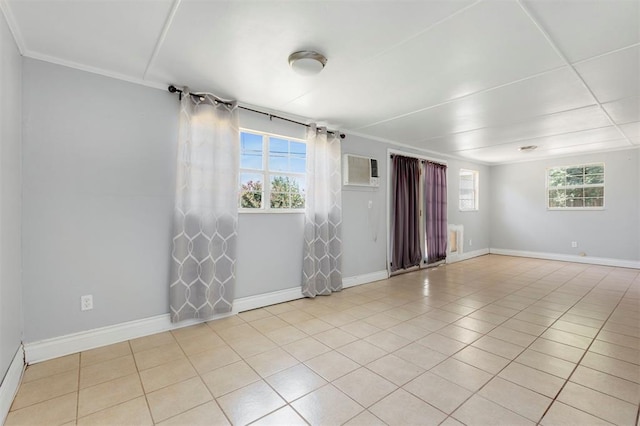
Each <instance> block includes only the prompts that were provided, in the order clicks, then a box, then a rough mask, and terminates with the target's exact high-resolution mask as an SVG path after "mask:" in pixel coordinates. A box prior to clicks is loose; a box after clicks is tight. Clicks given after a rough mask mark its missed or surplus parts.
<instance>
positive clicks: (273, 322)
mask: <svg viewBox="0 0 640 426" xmlns="http://www.w3.org/2000/svg"><path fill="white" fill-rule="evenodd" d="M250 324H251V326H252V327H253V328H255V329H256V330H258V331H259V332H261V333H263V334H264V333H268V332H269V331H274V330H278V329H280V328H283V327H288V326H289V323H288V322H286V321H284V320H283V319H280V318H278V317H276V316H271V317H268V318H262V319H259V320H257V321H252V322H251V323H250Z"/></svg>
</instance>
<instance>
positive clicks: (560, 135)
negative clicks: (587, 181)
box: [0, 0, 640, 164]
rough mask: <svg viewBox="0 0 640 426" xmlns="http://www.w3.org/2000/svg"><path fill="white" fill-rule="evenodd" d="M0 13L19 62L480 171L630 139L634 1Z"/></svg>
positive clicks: (140, 6)
mask: <svg viewBox="0 0 640 426" xmlns="http://www.w3.org/2000/svg"><path fill="white" fill-rule="evenodd" d="M0 6H1V7H2V10H3V12H4V14H5V16H6V18H7V21H8V23H9V26H10V28H11V30H12V32H13V34H14V37H15V38H16V41H17V43H18V46H19V48H20V50H21V52H22V54H23V55H24V56H27V57H31V58H36V59H40V60H45V61H50V62H54V63H58V64H62V65H67V66H71V67H75V68H79V69H83V70H87V71H91V72H97V73H101V74H104V75H108V76H112V77H116V78H121V79H124V80H128V81H132V82H135V83H141V84H145V85H149V86H153V87H158V88H165V87H166V86H167V85H168V84H176V85H188V86H189V87H191V88H192V89H193V90H197V91H208V92H213V93H215V94H216V95H218V96H221V97H224V98H228V99H237V100H238V101H239V102H240V103H241V104H244V105H247V106H253V107H259V108H263V109H265V110H268V111H271V112H279V113H281V114H283V115H286V116H290V117H300V118H303V119H304V120H306V121H315V122H319V123H324V124H327V125H329V126H331V127H332V128H337V129H340V130H342V131H343V132H346V133H348V134H357V135H362V136H366V137H370V138H373V139H377V140H383V141H390V142H394V143H399V144H404V145H408V146H413V147H416V148H420V149H424V150H429V151H435V152H438V153H442V154H447V155H452V156H456V157H463V158H468V159H471V160H475V161H480V162H485V163H488V164H496V163H504V162H513V161H521V160H526V159H532V158H544V157H553V156H559V155H563V156H564V155H573V154H579V153H585V152H593V151H605V150H616V149H625V148H631V147H636V148H637V147H638V146H640V2H639V1H637V0H579V1H578V0H487V1H470V0H441V1H439V0H429V1H424V0H422V1H367V0H361V1H355V0H353V1H302V0H301V1H269V0H263V1H221V0H218V1H191V0H154V1H143V0H123V1H117V0H91V1H89V0H56V1H50V0H44V1H38V0H29V1H27V0H0ZM304 49H309V50H317V51H319V52H321V53H323V54H324V55H325V56H326V57H327V58H328V60H329V61H328V63H327V66H326V68H325V69H324V70H323V71H322V72H321V73H320V74H318V75H316V76H313V77H305V76H299V75H297V74H295V73H294V72H293V71H292V70H291V69H290V68H289V66H288V63H287V58H288V56H289V54H290V53H292V52H295V51H297V50H304ZM522 145H537V146H538V149H537V150H536V151H534V152H530V153H522V152H519V151H518V149H517V148H518V147H520V146H522Z"/></svg>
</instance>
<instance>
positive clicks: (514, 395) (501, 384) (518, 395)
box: [478, 377, 552, 423]
mask: <svg viewBox="0 0 640 426" xmlns="http://www.w3.org/2000/svg"><path fill="white" fill-rule="evenodd" d="M478 395H480V396H482V397H483V398H486V399H488V400H491V401H493V402H495V403H496V404H498V405H502V406H503V407H505V408H507V409H508V410H511V411H513V412H514V413H516V414H519V415H521V416H522V417H526V418H528V419H529V420H531V421H534V422H536V423H537V422H538V421H539V420H540V419H541V418H542V415H543V414H544V412H545V411H546V409H547V408H548V407H549V405H551V401H552V399H551V398H547V397H546V396H544V395H541V394H539V393H537V392H534V391H532V390H529V389H527V388H525V387H522V386H518V385H516V384H515V383H512V382H509V381H507V380H504V379H501V378H500V377H496V378H494V379H493V380H491V381H490V382H489V383H487V384H486V385H485V386H484V387H483V388H482V389H481V390H480V391H479V392H478Z"/></svg>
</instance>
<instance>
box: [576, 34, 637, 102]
mask: <svg viewBox="0 0 640 426" xmlns="http://www.w3.org/2000/svg"><path fill="white" fill-rule="evenodd" d="M576 70H577V71H578V72H579V73H580V75H581V76H582V78H583V79H584V81H585V82H586V83H587V85H588V86H589V87H590V88H591V90H592V91H593V93H594V94H595V95H596V97H597V98H598V100H599V101H600V102H603V103H604V102H611V101H615V100H618V99H624V98H628V97H630V96H640V46H634V47H631V48H628V49H624V50H619V51H617V52H614V53H610V54H608V55H604V56H600V57H598V58H595V59H592V60H589V61H585V62H581V63H579V64H577V65H576Z"/></svg>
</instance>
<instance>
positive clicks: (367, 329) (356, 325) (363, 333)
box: [340, 321, 382, 339]
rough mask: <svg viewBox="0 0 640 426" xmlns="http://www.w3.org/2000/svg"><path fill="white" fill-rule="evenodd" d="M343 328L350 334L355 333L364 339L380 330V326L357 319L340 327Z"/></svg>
mask: <svg viewBox="0 0 640 426" xmlns="http://www.w3.org/2000/svg"><path fill="white" fill-rule="evenodd" d="M340 328H341V329H342V330H344V331H346V332H347V333H349V334H353V335H354V336H356V337H359V338H361V339H364V338H365V337H367V336H371V335H372V334H376V333H378V332H380V331H382V330H381V329H379V328H378V327H376V326H374V325H371V324H369V323H366V322H364V321H356V322H352V323H349V324H347V325H343V326H341V327H340Z"/></svg>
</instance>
